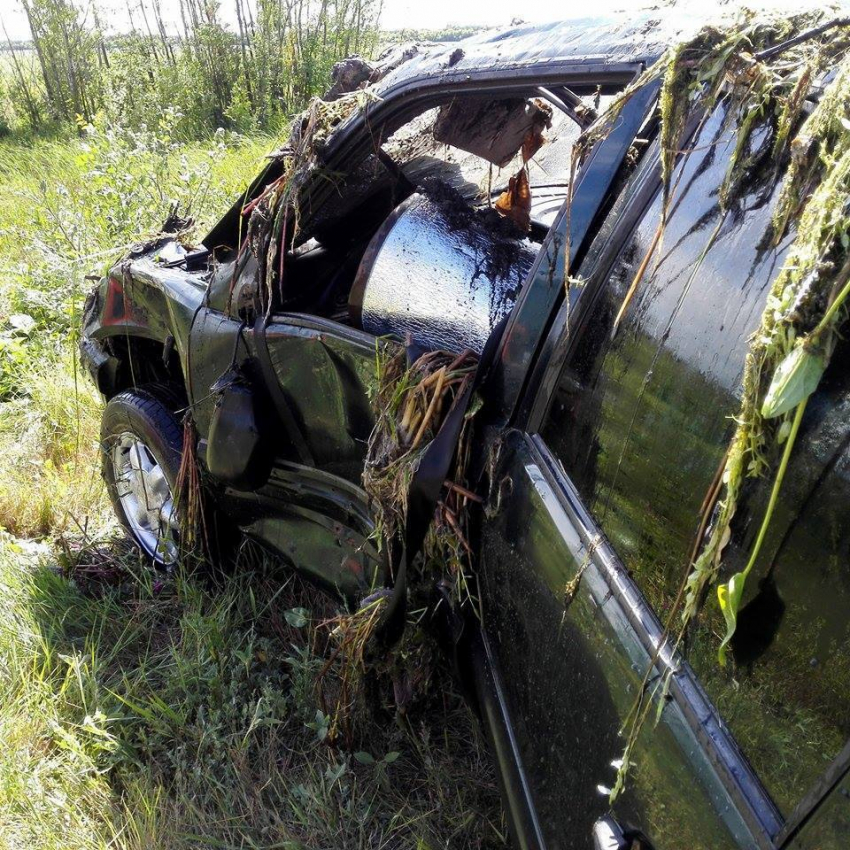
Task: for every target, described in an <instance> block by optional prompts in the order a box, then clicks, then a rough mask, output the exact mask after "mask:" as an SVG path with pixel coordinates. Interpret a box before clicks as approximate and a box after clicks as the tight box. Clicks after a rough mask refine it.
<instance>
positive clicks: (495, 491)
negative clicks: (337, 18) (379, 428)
mask: <svg viewBox="0 0 850 850" xmlns="http://www.w3.org/2000/svg"><path fill="white" fill-rule="evenodd" d="M768 143H769V140H768V139H764V140H763V141H762V144H768ZM733 146H734V136H733V135H732V134H730V133H729V132H725V131H724V125H723V114H722V106H721V107H720V108H719V109H718V111H717V113H716V114H715V115H713V116H711V117H710V118H709V120H707V121H706V123H705V125H704V126H703V127H702V129H701V131H700V134H699V136H698V137H697V138H696V139H695V140H693V142H692V144H691V145H690V149H691V151H692V153H691V154H690V155H689V156H686V157H684V158H683V160H682V161H680V163H679V166H678V172H677V173H678V174H680V179H679V177H677V178H675V179H678V185H679V187H680V188H679V191H678V193H677V195H676V196H675V197H674V204H673V208H672V213H671V216H670V219H669V224H668V227H667V230H666V232H665V235H664V239H663V241H662V243H661V249H660V250H659V253H658V254H657V255H655V256H654V257H653V259H652V263H651V264H650V265H649V267H648V269H649V270H648V273H647V275H646V277H645V278H644V279H643V281H642V282H641V284H640V286H639V288H638V290H637V295H636V297H635V298H634V299H633V301H632V302H631V304H630V305H629V307H628V309H627V310H626V312H625V315H624V319H623V321H622V323H621V324H620V326H619V328H618V329H617V330H616V332H615V331H614V329H613V324H614V318H615V316H616V315H617V313H618V311H619V309H620V307H621V305H622V303H623V299H624V296H625V294H626V292H627V290H628V289H629V287H630V285H631V283H632V282H633V281H634V278H635V273H636V271H637V269H638V267H639V266H640V264H641V262H642V260H643V259H644V258H645V257H646V255H647V252H648V250H649V247H650V245H651V243H652V241H653V236H654V234H655V231H656V228H657V224H658V221H659V216H660V200H659V197H658V193H657V190H658V165H657V153H656V154H653V152H652V151H650V153H649V154H647V156H646V157H645V158H644V160H643V162H642V164H641V166H640V167H639V169H638V171H637V172H636V173H635V174H634V175H633V176H632V177H631V178H630V182H629V184H628V186H627V189H626V191H624V192H623V193H622V194H621V195H620V199H619V200H618V201H617V202H616V203H615V205H614V207H613V209H612V210H611V211H610V213H609V215H608V216H607V218H606V220H605V222H604V223H603V225H602V226H601V228H600V230H599V232H598V234H597V236H596V238H595V240H594V242H593V245H592V246H590V248H589V250H588V251H587V254H586V256H585V258H584V260H583V261H582V264H581V266H580V268H579V269H578V276H579V277H580V280H579V281H578V282H575V281H574V282H573V283H572V284H571V288H572V289H573V292H572V298H570V300H569V303H565V304H564V305H563V306H562V308H561V310H560V313H559V314H558V316H557V318H556V319H555V321H554V325H553V327H552V331H551V333H550V335H549V337H548V339H547V341H546V344H545V345H544V348H543V350H542V353H541V356H540V358H539V361H540V364H539V366H538V368H537V369H536V371H535V372H534V373H533V374H532V376H531V379H530V382H529V385H528V390H527V392H526V397H525V402H524V403H523V404H522V405H521V407H520V408H519V413H518V415H517V418H516V419H515V420H514V425H515V427H514V428H513V429H512V430H511V431H510V432H509V433H508V436H507V438H506V439H505V440H504V442H503V445H502V447H501V451H500V453H499V456H498V460H497V462H495V464H494V467H495V469H496V473H495V475H494V476H493V477H492V481H491V497H490V505H489V514H490V517H491V518H490V519H488V520H487V521H486V522H485V525H484V529H483V538H482V553H481V566H480V582H481V595H482V612H483V613H482V617H483V624H484V629H483V631H484V641H485V644H486V646H485V654H486V656H487V658H488V659H489V660H490V662H491V666H492V671H493V672H492V674H491V676H492V678H493V681H494V685H495V686H494V688H493V691H494V693H496V694H497V699H496V700H495V701H494V704H495V705H496V710H494V711H491V712H490V714H489V716H491V725H493V724H496V723H501V724H502V725H503V727H504V728H507V729H509V730H510V735H508V736H503V740H504V741H505V742H506V744H505V747H504V749H505V751H506V755H505V759H506V760H507V759H512V760H513V762H514V764H515V770H514V774H513V777H514V779H513V782H512V784H513V788H512V790H511V789H509V794H508V799H509V800H510V801H511V804H512V808H515V809H516V810H517V811H516V812H515V815H516V820H517V821H519V822H524V823H525V825H526V828H525V833H526V834H525V835H524V836H521V843H522V844H525V845H526V846H535V845H542V846H547V847H567V848H572V847H589V846H592V841H591V829H592V825H593V823H594V821H595V820H596V819H597V818H599V817H600V816H602V815H604V814H606V813H608V812H610V813H611V814H612V815H613V816H614V818H615V819H616V820H617V821H619V822H620V824H621V825H623V827H624V828H636V829H639V830H640V831H641V832H643V833H645V834H646V835H647V836H648V837H649V839H650V841H651V842H652V846H654V847H655V848H656V849H657V850H677V848H682V847H688V848H726V847H748V848H749V847H775V846H780V844H781V842H782V841H783V829H784V828H785V827H784V823H787V822H788V819H791V817H792V812H793V810H794V807H795V805H796V804H797V802H798V801H799V800H800V798H801V797H802V796H803V795H804V793H805V792H806V789H807V788H808V787H809V786H810V785H811V784H812V783H814V782H816V781H817V779H818V777H819V776H820V774H821V773H822V772H823V771H824V770H825V768H826V766H827V765H828V764H829V760H830V759H832V758H833V757H834V756H835V755H836V754H837V753H838V752H839V750H840V749H841V746H842V744H843V742H844V741H845V740H846V739H847V736H848V729H847V728H846V726H847V720H846V718H847V717H848V716H850V712H848V711H847V709H848V707H850V706H848V705H847V700H848V697H847V694H848V689H847V687H846V685H847V682H846V678H845V679H842V677H843V676H846V670H847V665H846V661H844V659H845V658H846V657H847V656H846V648H847V641H848V630H847V617H846V615H845V614H844V613H842V610H843V611H846V607H845V608H843V609H842V604H843V603H844V602H846V595H847V593H848V583H847V581H846V579H847V576H846V575H845V573H846V563H847V554H848V548H850V541H848V533H850V532H849V531H848V528H847V523H846V522H844V519H843V514H842V512H841V510H840V505H841V504H842V501H843V498H844V497H843V495H842V494H843V493H844V489H843V488H844V486H845V482H846V477H845V476H844V474H843V473H842V471H841V470H843V469H844V464H845V463H847V462H848V456H847V442H846V441H845V438H846V436H847V433H848V432H847V428H846V426H844V425H841V424H839V423H840V422H843V421H846V416H845V412H846V408H845V405H846V404H847V398H848V396H847V390H848V389H850V387H848V386H847V382H846V381H844V380H843V379H842V378H841V377H840V376H841V375H842V374H846V369H844V370H842V367H841V366H840V365H836V366H835V368H834V369H833V372H832V374H833V375H835V376H837V377H836V378H835V379H834V381H833V382H832V383H829V384H827V385H826V386H825V388H824V389H823V391H822V392H821V393H819V395H818V396H817V402H816V403H815V406H814V411H809V413H808V414H807V417H806V422H805V423H804V430H805V433H804V441H803V443H802V445H803V446H804V447H805V448H801V449H800V450H799V452H798V454H797V456H796V458H795V460H794V470H795V474H791V477H790V480H791V481H792V482H793V483H792V484H791V485H789V486H788V487H787V488H786V490H785V491H784V495H783V508H782V510H781V511H780V512H779V514H778V515H777V516H778V519H777V521H776V522H775V524H774V526H773V527H772V533H771V540H770V543H769V545H768V546H767V547H766V550H765V551H764V552H763V557H762V559H761V561H762V562H763V563H760V564H759V565H758V570H757V572H758V573H759V575H760V580H759V581H758V582H754V583H753V584H754V585H755V586H754V587H753V588H752V589H749V590H748V594H749V595H748V596H747V597H746V598H745V603H747V604H749V605H751V606H753V607H752V609H751V613H750V616H749V617H746V616H742V620H741V625H742V626H743V629H742V635H741V640H740V641H739V645H738V647H736V648H735V663H734V666H733V667H732V669H731V670H729V671H722V670H721V669H720V668H719V667H718V664H717V660H716V646H717V637H716V635H717V633H718V632H719V633H720V634H722V629H721V627H720V624H719V623H718V616H719V615H718V614H717V612H716V611H713V610H712V607H711V605H712V603H711V601H709V603H708V604H707V606H706V614H705V616H704V617H703V619H702V621H701V622H700V624H699V626H698V628H697V629H696V630H695V631H694V633H693V634H692V635H691V636H690V641H689V646H688V650H689V652H688V660H686V659H685V658H683V657H682V656H681V655H680V654H674V653H673V652H672V651H671V649H670V647H669V643H668V642H666V641H665V632H664V628H663V626H662V623H663V622H665V621H666V620H667V614H668V612H669V611H670V610H671V608H672V606H673V605H674V603H675V599H676V596H677V594H678V591H679V588H680V587H681V584H682V581H683V580H684V578H685V577H686V575H687V572H688V569H689V563H690V561H691V558H692V553H693V551H694V546H695V543H696V542H697V538H698V532H699V526H700V515H701V507H702V504H703V501H704V499H705V497H706V494H707V493H708V492H709V491H710V490H711V488H712V484H713V482H714V480H715V476H716V474H717V470H718V468H719V466H720V464H721V461H722V458H723V453H724V450H725V447H726V444H727V443H728V439H729V437H730V435H731V420H730V416H731V415H733V414H734V413H735V412H736V410H737V405H738V396H737V394H738V387H739V386H740V379H741V374H742V367H743V363H744V358H745V355H746V351H747V340H748V337H749V335H750V333H751V332H752V330H753V329H754V328H755V327H756V326H757V324H758V321H759V318H760V315H761V312H762V310H763V308H764V303H765V300H766V297H767V291H768V288H769V284H770V282H771V280H772V279H773V277H774V276H775V275H776V273H777V272H778V270H779V268H780V267H781V264H782V258H783V248H784V247H785V246H783V245H780V246H779V247H778V248H777V249H771V248H768V247H765V245H766V243H765V240H764V239H763V237H764V235H765V231H766V229H767V227H768V224H769V221H770V215H771V207H772V201H773V200H774V199H775V192H776V189H775V186H774V185H773V183H772V182H771V181H768V180H764V181H763V182H758V181H756V182H754V183H753V184H752V185H750V186H749V187H748V191H747V193H746V194H745V195H744V197H742V198H741V199H739V201H738V202H736V204H735V205H733V207H732V208H731V209H730V211H729V212H728V213H727V214H726V216H725V217H724V216H723V213H722V212H721V210H720V209H719V207H718V204H717V188H718V186H719V185H720V182H721V181H722V179H723V175H724V173H725V170H726V164H727V162H728V156H729V153H730V152H731V149H732V147H733ZM771 180H772V178H771ZM718 225H719V231H718V237H717V239H716V241H715V242H714V245H713V247H712V248H711V249H710V250H709V251H708V252H707V254H706V255H705V257H704V259H703V260H702V262H698V258H699V257H700V255H701V253H702V251H703V249H704V247H705V245H706V243H707V238H708V233H710V232H711V231H712V230H713V229H714V228H715V227H717V226H718ZM844 356H846V355H844ZM841 361H842V358H841V357H839V361H838V363H840V362H841ZM842 417H844V418H843V419H842ZM789 474H790V473H789ZM766 490H767V487H766V486H763V485H757V486H755V487H753V488H752V492H751V494H749V497H748V499H747V502H746V507H745V508H744V510H745V511H746V516H742V517H741V519H740V520H739V522H738V523H737V524H736V536H735V539H733V541H732V544H731V546H730V550H729V552H730V554H729V555H728V558H729V560H730V562H732V563H733V565H734V564H735V563H736V559H739V560H740V559H743V558H745V557H746V554H747V552H748V550H749V547H750V545H751V543H752V539H753V537H754V535H755V533H756V531H757V528H758V524H759V523H758V520H759V519H760V517H761V511H762V510H763V506H764V504H765V501H766V498H767V494H766ZM844 503H845V504H846V502H844ZM827 530H828V531H827ZM812 555H814V558H812ZM742 615H743V612H742ZM747 622H748V623H749V624H751V625H749V626H748V625H747V624H746V623H747ZM739 628H741V627H740V626H739ZM806 635H810V636H811V640H810V639H807V637H806ZM807 656H809V657H807ZM671 669H672V670H673V675H672V676H671V677H670V680H669V682H670V684H669V689H665V690H662V689H660V688H658V687H657V686H658V683H659V682H660V681H661V680H662V677H663V675H664V673H665V672H666V671H668V670H671ZM642 696H643V699H641V697H642ZM659 703H660V705H659ZM635 709H637V710H638V711H639V712H643V711H645V712H646V716H647V721H646V722H645V723H644V724H643V726H642V730H641V732H640V734H639V736H638V738H637V740H631V739H630V737H629V732H630V730H633V729H634V728H635V727H634V724H633V723H632V722H631V716H632V712H633V711H634V710H635ZM496 714H498V715H499V717H497V718H495V719H492V718H493V717H494V716H495V715H496ZM656 718H657V725H655V724H656ZM624 754H627V755H628V756H629V757H630V760H631V767H630V769H629V771H628V773H627V778H626V787H625V790H624V791H623V793H621V794H620V795H619V796H618V797H617V799H616V801H615V802H614V803H613V805H611V804H609V793H610V790H611V789H612V786H613V785H614V782H615V775H616V773H617V768H618V767H619V764H620V759H622V758H623V755H624ZM523 812H524V813H526V814H525V815H523ZM527 813H530V814H527ZM800 846H806V845H800ZM812 846H818V845H812ZM823 846H824V847H832V846H833V845H832V844H824V845H823ZM834 846H838V845H834Z"/></svg>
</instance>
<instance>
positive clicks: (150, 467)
mask: <svg viewBox="0 0 850 850" xmlns="http://www.w3.org/2000/svg"><path fill="white" fill-rule="evenodd" d="M112 468H113V471H114V473H115V487H116V490H117V493H118V498H119V500H120V502H121V507H122V509H123V511H124V516H125V517H126V518H127V522H128V524H129V525H130V529H131V531H132V532H133V536H134V537H135V538H136V540H137V542H138V543H139V545H140V546H141V547H142V549H144V551H145V552H146V553H147V554H148V555H149V556H150V557H151V558H153V560H154V561H156V562H157V563H159V564H162V565H163V566H170V565H172V564H174V563H175V561H176V560H177V554H178V549H177V532H178V523H177V510H176V507H175V504H174V495H173V493H172V492H171V485H170V484H169V483H168V479H167V478H166V477H165V471H164V470H163V468H162V466H161V465H160V463H159V461H158V460H157V459H156V457H155V456H154V454H153V452H152V451H151V450H150V449H149V448H148V447H147V446H146V445H145V443H144V442H142V440H140V439H139V438H138V437H137V436H135V435H134V434H130V433H127V432H125V433H123V434H120V435H119V436H118V438H117V439H116V440H115V442H114V443H113V445H112Z"/></svg>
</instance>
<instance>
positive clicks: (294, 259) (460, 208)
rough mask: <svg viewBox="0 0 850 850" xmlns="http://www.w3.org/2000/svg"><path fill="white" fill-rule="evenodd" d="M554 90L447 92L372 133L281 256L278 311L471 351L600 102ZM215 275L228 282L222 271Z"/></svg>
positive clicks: (250, 276) (513, 282)
mask: <svg viewBox="0 0 850 850" xmlns="http://www.w3.org/2000/svg"><path fill="white" fill-rule="evenodd" d="M566 91H567V90H566V89H559V90H558V92H557V94H553V93H552V92H550V91H549V90H543V89H541V90H538V92H535V96H533V97H532V96H530V97H527V98H526V97H518V96H512V97H509V98H505V97H501V98H495V99H494V98H493V97H492V96H488V97H483V96H475V97H470V96H467V97H454V98H452V99H451V100H448V101H446V102H444V103H443V104H441V105H439V106H436V107H433V108H430V109H428V110H426V111H424V112H422V113H420V114H418V115H417V116H416V117H414V118H413V119H412V120H409V121H407V123H405V124H403V125H401V126H397V127H396V128H395V129H394V128H383V129H382V131H381V133H382V134H386V136H385V138H383V139H381V138H376V139H375V144H374V146H373V150H372V151H371V152H370V153H369V154H368V155H366V156H365V157H364V158H362V160H361V161H360V162H356V163H354V164H352V166H351V167H350V168H348V169H347V170H346V173H345V174H344V175H341V176H340V175H330V176H329V179H331V180H334V181H336V183H337V185H336V187H335V188H336V191H335V193H334V197H333V199H332V200H330V201H328V202H327V203H325V204H323V205H322V207H321V208H320V209H317V210H311V215H310V219H311V220H310V223H309V225H308V227H309V230H307V231H306V232H304V233H302V235H301V237H300V238H301V239H302V241H301V242H300V244H297V245H296V246H295V247H294V248H291V249H290V250H289V251H288V252H287V254H286V257H285V268H286V271H285V278H284V288H283V297H282V298H281V299H280V303H279V304H278V305H276V307H277V309H278V310H279V311H281V312H290V313H291V312H296V313H307V314H309V315H316V316H321V317H323V318H327V319H330V320H332V321H335V322H339V323H341V324H345V325H350V326H353V327H356V328H359V329H362V330H365V331H367V332H368V333H371V334H373V335H376V336H382V335H395V336H397V337H398V338H401V339H404V338H406V336H407V335H411V336H412V337H413V339H414V340H415V341H416V342H417V343H418V344H419V345H420V346H421V347H423V348H445V349H447V350H456V351H462V350H463V349H465V348H470V349H472V350H476V351H480V349H481V347H483V343H484V340H485V339H486V338H487V336H488V335H489V333H490V331H491V330H492V328H493V327H494V326H495V324H496V323H497V322H498V321H499V320H500V319H501V318H502V317H503V316H504V315H506V314H507V313H508V312H509V311H510V309H511V307H512V306H513V303H514V301H515V299H516V297H517V294H518V292H519V290H520V288H521V286H522V284H523V281H524V279H525V276H526V274H527V273H528V271H529V269H530V268H531V265H532V263H533V261H534V258H535V256H536V254H537V252H538V251H539V249H540V246H541V244H542V242H543V240H544V238H545V236H546V233H547V231H548V229H549V227H550V226H551V225H552V223H553V221H554V220H555V217H556V215H557V213H558V211H559V210H560V209H561V207H562V206H563V204H564V201H565V200H566V198H567V194H568V188H569V177H570V161H571V153H572V147H573V144H574V142H575V140H576V139H577V138H578V135H579V133H580V131H581V126H580V125H579V123H577V120H578V119H579V118H581V119H582V120H584V121H587V120H590V119H592V117H593V116H595V115H596V112H597V110H599V109H600V108H604V106H606V105H607V103H608V102H609V101H610V100H611V96H608V95H606V96H605V97H604V98H600V96H598V95H590V96H588V97H586V98H583V99H582V98H578V96H576V95H571V93H570V95H568V94H566ZM545 97H548V98H549V99H550V100H551V101H554V104H553V103H552V102H547V100H545V99H544V98H545ZM567 109H569V114H568V112H567V111H565V110H567ZM249 253H250V252H246V254H249ZM243 267H244V268H243V269H242V270H239V271H238V272H237V277H238V283H237V285H236V286H235V287H234V293H233V297H234V299H235V301H234V304H235V306H236V308H237V310H239V309H242V308H244V307H249V306H250V301H251V296H252V293H253V292H255V291H256V280H255V278H256V265H255V263H253V261H252V260H251V259H250V257H248V258H246V259H244V260H243ZM220 274H222V275H226V276H228V277H229V278H230V279H232V278H233V266H232V265H231V264H226V265H223V266H222V271H221V272H220ZM228 285H229V284H228Z"/></svg>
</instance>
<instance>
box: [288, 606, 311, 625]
mask: <svg viewBox="0 0 850 850" xmlns="http://www.w3.org/2000/svg"><path fill="white" fill-rule="evenodd" d="M307 613H308V611H307V609H306V608H290V609H289V610H288V611H285V612H284V614H283V616H284V617H285V618H286V622H287V623H289V625H290V626H292V628H294V629H301V628H304V626H306V625H307Z"/></svg>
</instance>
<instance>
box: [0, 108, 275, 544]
mask: <svg viewBox="0 0 850 850" xmlns="http://www.w3.org/2000/svg"><path fill="white" fill-rule="evenodd" d="M175 120H176V118H175V117H174V116H169V114H168V113H166V114H165V116H164V117H163V119H162V120H161V122H160V126H159V127H157V128H156V132H152V131H147V132H133V131H127V130H123V131H121V130H118V129H115V128H112V129H108V130H105V129H95V128H94V127H88V128H86V130H85V134H84V136H83V138H81V139H79V140H77V139H72V138H64V139H63V138H57V139H50V140H44V139H36V140H34V141H32V142H30V143H26V144H20V143H15V142H13V141H10V140H5V141H0V185H2V187H3V189H2V192H0V526H2V527H5V528H6V529H7V530H9V531H11V532H13V533H15V534H17V535H50V534H55V533H58V532H61V531H65V530H68V529H69V528H72V527H76V526H78V525H80V524H81V523H83V522H86V521H88V522H94V523H95V524H96V525H99V524H101V522H102V519H101V517H102V515H103V512H102V511H101V510H100V507H102V505H103V503H104V500H103V494H102V491H101V489H100V486H99V483H98V476H97V472H96V469H97V458H96V455H97V439H98V437H97V435H98V423H99V406H98V402H97V399H96V396H95V393H94V391H93V389H92V387H91V386H90V383H89V382H88V380H87V378H86V377H85V376H82V375H81V374H80V373H79V369H78V365H77V356H76V345H77V335H78V325H79V319H80V313H81V309H82V303H83V300H84V298H85V294H86V292H87V291H88V289H89V288H90V287H91V283H90V282H89V281H86V279H85V277H86V275H91V274H95V275H96V274H99V273H100V272H102V271H103V269H104V268H105V267H106V266H107V265H109V264H110V262H112V261H114V260H115V259H116V257H117V256H119V255H120V253H121V251H122V249H123V248H125V247H126V246H128V245H129V244H132V242H134V241H137V240H138V239H139V238H140V236H142V235H144V234H145V233H150V232H155V231H156V230H157V229H158V227H159V225H160V224H161V223H162V220H163V217H164V215H165V211H167V209H168V207H169V205H170V204H171V203H179V204H180V205H181V207H182V208H183V209H184V210H185V209H189V210H191V211H192V213H193V214H194V215H195V216H196V217H197V219H198V230H199V231H200V232H201V233H202V231H203V227H204V226H206V225H208V224H210V223H211V222H212V221H214V219H215V217H216V215H217V214H218V213H219V212H220V211H221V210H223V209H224V208H225V206H226V204H227V203H228V202H229V201H230V200H232V198H234V197H236V195H237V194H238V192H239V190H240V189H241V188H243V186H244V184H245V181H246V180H247V179H249V176H252V175H253V173H254V172H255V171H256V170H257V168H258V167H259V164H260V162H261V161H262V156H263V154H264V153H266V152H267V151H268V150H269V149H270V148H271V147H272V146H273V140H272V139H271V138H270V137H264V136H255V137H252V138H251V139H248V138H246V137H243V136H238V135H235V134H232V133H224V132H222V133H219V134H217V135H215V136H213V137H212V138H211V139H209V140H208V141H206V142H202V143H193V144H188V145H187V144H182V143H179V142H176V141H174V140H173V138H172V136H171V135H170V130H171V127H172V123H170V122H173V121H175Z"/></svg>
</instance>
